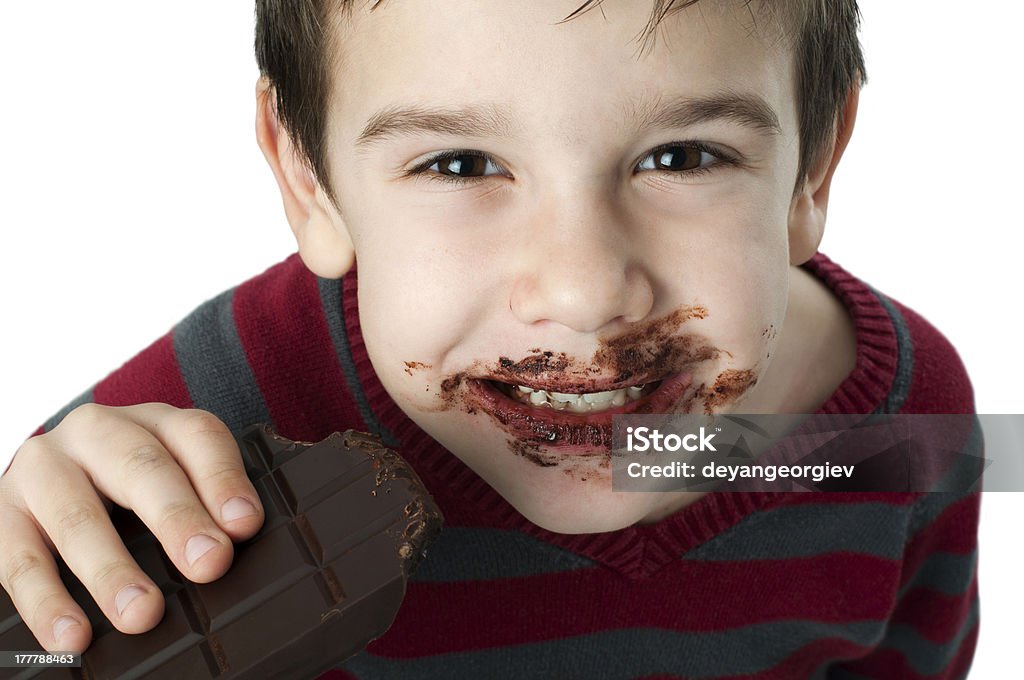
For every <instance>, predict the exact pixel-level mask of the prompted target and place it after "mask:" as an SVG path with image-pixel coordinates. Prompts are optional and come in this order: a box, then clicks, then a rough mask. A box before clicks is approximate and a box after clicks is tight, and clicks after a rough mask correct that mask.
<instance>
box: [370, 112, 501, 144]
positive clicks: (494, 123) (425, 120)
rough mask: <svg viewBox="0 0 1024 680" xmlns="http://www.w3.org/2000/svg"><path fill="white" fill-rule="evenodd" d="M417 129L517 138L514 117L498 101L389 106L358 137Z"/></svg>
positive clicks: (375, 137)
mask: <svg viewBox="0 0 1024 680" xmlns="http://www.w3.org/2000/svg"><path fill="white" fill-rule="evenodd" d="M417 132H427V133H433V134H444V135H456V136H460V137H488V136H498V137H513V136H514V135H515V132H516V127H515V125H513V123H512V118H511V117H510V116H509V115H508V114H507V113H506V112H505V111H504V110H503V109H501V108H499V107H498V106H496V105H494V104H482V105H478V106H463V107H459V108H455V109H444V108H439V107H425V106H415V105H413V106H388V107H385V108H383V109H381V110H380V111H378V112H377V113H375V114H373V115H372V116H371V117H370V119H369V121H367V123H366V126H365V127H364V128H363V131H362V132H361V133H360V134H359V137H358V138H357V139H356V146H357V147H361V146H368V145H370V144H372V143H374V142H377V141H381V140H384V139H387V138H389V137H398V136H402V135H411V134H415V133H417Z"/></svg>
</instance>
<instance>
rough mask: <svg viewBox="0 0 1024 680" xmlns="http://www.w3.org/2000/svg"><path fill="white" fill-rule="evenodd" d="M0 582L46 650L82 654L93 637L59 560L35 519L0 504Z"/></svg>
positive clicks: (87, 620)
mask: <svg viewBox="0 0 1024 680" xmlns="http://www.w3.org/2000/svg"><path fill="white" fill-rule="evenodd" d="M0 526H3V527H4V531H3V533H2V534H0V536H2V538H0V555H3V559H2V561H0V584H2V585H3V587H4V589H5V590H7V592H8V593H9V594H10V596H11V601H12V602H13V603H14V607H15V608H16V609H17V610H18V613H19V614H21V618H22V620H23V621H24V622H25V625H26V626H28V629H29V630H30V631H32V635H34V636H35V638H36V640H38V641H39V644H40V645H42V646H43V648H44V649H45V650H46V651H48V652H72V653H81V652H83V651H85V648H86V647H88V646H89V641H90V640H91V639H92V627H91V626H90V625H89V619H88V618H87V617H86V615H85V612H84V611H82V608H81V607H79V606H78V604H76V603H75V601H74V599H73V598H72V597H71V595H70V593H68V590H67V588H65V587H64V583H63V581H61V579H60V574H59V572H58V571H57V563H56V562H55V561H54V559H53V555H52V554H50V551H49V550H47V548H46V544H45V543H44V541H43V537H42V535H40V533H39V529H38V528H37V527H36V524H35V522H33V521H32V519H31V518H30V517H28V516H27V515H26V514H25V513H24V511H22V510H19V509H16V508H13V507H11V506H3V507H0Z"/></svg>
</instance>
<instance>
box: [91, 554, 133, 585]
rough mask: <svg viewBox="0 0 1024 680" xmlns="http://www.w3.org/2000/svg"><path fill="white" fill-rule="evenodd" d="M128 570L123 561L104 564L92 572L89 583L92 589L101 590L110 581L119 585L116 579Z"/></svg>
mask: <svg viewBox="0 0 1024 680" xmlns="http://www.w3.org/2000/svg"><path fill="white" fill-rule="evenodd" d="M128 569H129V565H128V564H126V563H125V562H124V560H111V561H109V562H104V563H103V564H101V565H100V566H98V567H96V568H95V569H94V570H93V572H92V579H91V581H90V582H91V583H92V585H93V586H94V587H98V588H101V589H102V588H104V587H105V586H106V584H107V583H110V582H111V581H115V582H117V585H120V581H119V580H118V579H117V578H116V577H118V576H119V575H121V574H123V573H124V572H125V571H126V570H128ZM122 580H123V579H122Z"/></svg>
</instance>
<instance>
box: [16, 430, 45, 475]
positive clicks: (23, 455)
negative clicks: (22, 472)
mask: <svg viewBox="0 0 1024 680" xmlns="http://www.w3.org/2000/svg"><path fill="white" fill-rule="evenodd" d="M52 455H53V448H52V447H51V446H50V444H49V440H48V439H46V435H45V434H42V435H39V436H38V437H32V438H31V439H26V440H25V441H24V442H23V443H22V445H21V446H19V447H18V450H17V452H16V453H15V454H14V458H13V459H12V464H11V469H12V470H14V469H15V467H17V468H19V469H20V468H21V466H23V465H28V466H29V467H35V466H37V465H40V464H41V462H42V461H44V460H46V459H47V458H49V457H51V456H52Z"/></svg>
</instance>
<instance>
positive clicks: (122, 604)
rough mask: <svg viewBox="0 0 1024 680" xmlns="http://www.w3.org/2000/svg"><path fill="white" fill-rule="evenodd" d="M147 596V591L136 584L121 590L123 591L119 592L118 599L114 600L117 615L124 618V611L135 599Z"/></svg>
mask: <svg viewBox="0 0 1024 680" xmlns="http://www.w3.org/2000/svg"><path fill="white" fill-rule="evenodd" d="M145 594H146V591H145V590H143V589H142V588H140V587H139V586H137V585H135V584H132V585H130V586H125V587H124V588H121V590H119V591H117V597H115V598H114V607H116V608H117V615H118V616H124V610H125V609H127V608H128V605H130V604H131V603H132V602H134V601H135V598H137V597H138V596H139V595H145Z"/></svg>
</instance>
